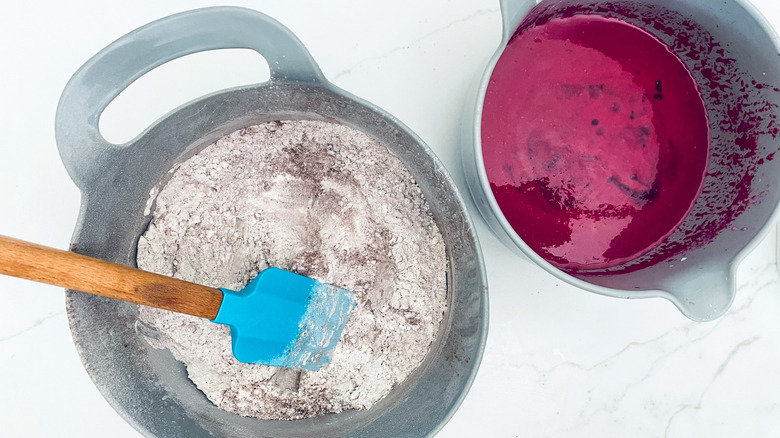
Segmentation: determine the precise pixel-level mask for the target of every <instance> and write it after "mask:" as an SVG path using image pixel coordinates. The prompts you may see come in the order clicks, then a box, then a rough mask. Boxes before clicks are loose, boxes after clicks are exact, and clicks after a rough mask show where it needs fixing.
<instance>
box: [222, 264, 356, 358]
mask: <svg viewBox="0 0 780 438" xmlns="http://www.w3.org/2000/svg"><path fill="white" fill-rule="evenodd" d="M221 290H222V292H223V293H224V298H223V299H222V305H221V307H220V308H219V313H218V314H217V317H216V318H214V319H213V321H214V322H217V323H220V324H225V325H228V326H230V335H231V338H232V343H233V355H234V356H235V357H236V359H238V360H239V361H241V362H246V363H258V364H264V365H271V366H277V367H286V368H301V369H306V370H315V371H316V370H318V369H320V368H321V367H322V366H323V365H324V364H326V363H328V362H329V361H330V352H331V351H332V350H333V348H334V347H335V346H336V344H337V343H338V340H339V338H340V337H341V332H342V331H343V330H344V326H345V325H346V323H347V320H348V319H349V317H350V314H351V312H352V309H353V308H354V307H355V297H354V294H353V293H352V292H350V291H348V290H345V289H341V288H338V287H335V286H331V285H329V284H325V283H320V282H319V281H317V280H313V279H311V278H308V277H304V276H301V275H298V274H294V273H292V272H289V271H285V270H283V269H278V268H268V269H266V270H264V271H262V272H261V273H260V274H259V275H258V276H257V277H255V279H254V280H252V282H250V283H249V285H247V287H245V288H244V289H243V290H241V291H240V292H235V291H232V290H229V289H221Z"/></svg>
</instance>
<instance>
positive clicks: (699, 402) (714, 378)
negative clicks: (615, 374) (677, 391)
mask: <svg viewBox="0 0 780 438" xmlns="http://www.w3.org/2000/svg"><path fill="white" fill-rule="evenodd" d="M759 339H760V337H759V336H754V337H752V338H750V339H746V340H744V341H742V342H740V343H739V344H737V345H736V346H735V347H734V348H732V349H731V352H730V353H729V355H728V356H727V357H726V359H724V360H723V362H722V363H721V364H720V366H719V367H718V369H717V370H715V373H714V374H713V375H712V378H711V379H710V383H709V384H708V385H707V386H706V387H705V388H704V390H703V391H702V392H701V395H700V396H699V400H697V402H696V403H695V404H692V403H688V404H684V405H682V406H680V408H679V409H677V410H676V411H675V412H674V413H673V414H672V415H671V416H670V417H669V421H668V422H667V424H666V429H665V430H664V437H668V436H669V429H671V427H672V424H673V423H674V420H675V418H677V416H678V415H680V414H681V413H683V412H685V411H687V410H689V409H693V410H695V411H698V410H700V409H701V405H702V403H703V401H704V398H705V397H706V396H707V393H708V392H709V390H710V388H712V385H713V384H714V383H715V382H716V381H717V380H718V377H720V376H721V375H722V374H723V372H724V371H725V370H726V368H728V366H729V364H730V363H731V361H732V360H733V359H734V357H735V356H736V355H737V354H739V352H740V351H742V350H744V349H745V348H747V347H750V346H751V345H753V344H754V343H756V341H758V340H759Z"/></svg>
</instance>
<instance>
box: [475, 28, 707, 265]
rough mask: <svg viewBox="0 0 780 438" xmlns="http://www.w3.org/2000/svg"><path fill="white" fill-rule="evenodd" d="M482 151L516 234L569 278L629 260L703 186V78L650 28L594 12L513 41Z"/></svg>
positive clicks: (493, 85) (495, 78)
mask: <svg viewBox="0 0 780 438" xmlns="http://www.w3.org/2000/svg"><path fill="white" fill-rule="evenodd" d="M482 150H483V157H484V161H485V167H486V170H487V176H488V180H489V181H490V185H491V189H492V191H493V194H494V195H495V197H496V200H497V201H498V204H499V206H500V207H501V210H502V211H503V213H504V216H505V217H506V218H507V220H508V221H509V223H510V224H511V225H512V227H513V228H514V230H515V231H516V232H517V233H518V235H519V236H520V237H521V238H522V239H523V240H524V241H525V242H526V243H527V244H528V245H529V246H530V247H531V248H532V249H533V250H534V251H536V252H537V253H538V254H540V255H541V256H542V257H544V258H545V259H547V260H548V261H550V262H551V263H552V264H554V265H556V266H558V267H560V268H563V269H566V270H570V271H577V270H593V269H603V268H607V267H612V266H616V265H619V264H621V263H624V262H626V261H629V260H631V259H634V258H636V257H638V256H640V255H642V254H644V253H645V252H647V251H648V250H650V249H651V248H653V247H654V246H655V245H657V244H658V243H660V242H661V241H662V240H663V239H664V238H665V237H667V236H668V235H669V234H671V232H672V231H674V229H675V228H676V227H677V226H678V225H679V224H680V222H681V221H682V220H683V218H684V217H685V216H686V215H687V214H688V212H689V211H690V209H691V207H692V205H693V202H694V200H695V199H696V197H697V196H698V194H699V191H700V190H701V185H702V181H703V178H704V174H705V172H706V167H707V161H708V155H709V125H708V121H707V114H706V111H705V108H704V103H703V101H702V98H701V95H700V93H699V90H698V87H697V85H696V82H695V81H694V79H693V78H692V77H691V74H690V72H689V71H688V69H687V68H686V67H685V65H684V64H683V63H682V61H681V60H680V59H679V58H678V57H677V56H676V55H675V54H674V53H672V52H671V51H670V50H669V48H668V47H667V46H666V45H665V44H663V43H662V42H661V41H659V40H658V39H656V38H655V37H654V36H652V35H650V34H649V33H647V32H645V31H644V30H642V29H640V28H638V27H635V26H633V25H631V24H628V23H625V22H623V21H620V20H616V19H611V18H605V17H601V16H597V15H579V16H573V17H567V18H556V19H552V20H550V21H548V22H546V23H545V24H542V25H539V26H536V27H533V28H530V29H527V30H524V31H522V32H520V33H519V34H517V35H515V37H514V38H513V39H512V40H511V41H510V43H509V45H508V46H507V48H506V50H505V51H504V53H503V54H502V56H501V58H500V60H499V62H498V64H497V65H496V67H495V70H494V72H493V75H492V77H491V79H490V84H489V85H488V89H487V94H486V96H485V103H484V110H483V116H482Z"/></svg>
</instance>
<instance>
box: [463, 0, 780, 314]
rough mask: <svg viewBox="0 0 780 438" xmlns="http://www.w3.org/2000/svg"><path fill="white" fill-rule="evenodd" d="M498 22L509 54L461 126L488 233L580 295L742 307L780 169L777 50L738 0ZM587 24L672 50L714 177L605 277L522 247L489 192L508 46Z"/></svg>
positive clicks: (525, 2)
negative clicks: (489, 125)
mask: <svg viewBox="0 0 780 438" xmlns="http://www.w3.org/2000/svg"><path fill="white" fill-rule="evenodd" d="M501 12H502V16H503V26H504V30H503V37H502V41H501V44H500V45H499V47H498V49H497V51H496V52H495V54H494V56H493V58H492V59H491V60H490V61H489V63H488V65H487V68H486V70H485V71H484V73H483V75H482V77H481V78H480V80H479V81H475V83H474V86H473V90H472V91H473V94H472V96H473V98H474V101H473V105H471V106H469V107H467V108H466V111H465V120H464V122H463V124H462V127H463V128H462V129H463V139H462V140H463V145H462V148H461V153H462V159H463V161H462V164H463V168H464V173H465V175H466V180H467V184H468V187H469V191H470V193H471V196H472V198H473V199H474V202H475V204H476V205H477V208H478V210H479V211H480V213H481V214H482V216H483V217H484V218H485V220H486V221H487V223H488V225H489V226H490V228H491V230H492V231H493V232H494V233H495V235H496V236H497V237H498V238H499V239H500V240H501V241H502V242H503V243H504V244H505V245H507V246H508V247H509V248H511V249H512V250H514V251H516V252H517V253H518V254H521V255H523V256H524V257H527V258H528V259H530V260H531V261H532V262H533V263H535V264H537V265H539V266H540V267H542V268H543V269H545V270H546V271H548V272H549V273H551V274H553V275H554V276H556V277H558V278H560V279H562V280H564V281H566V282H568V283H570V284H572V285H575V286H578V287H580V288H582V289H585V290H588V291H591V292H595V293H599V294H603V295H608V296H613V297H620V298H648V297H663V298H666V299H668V300H670V301H671V302H672V303H674V305H676V306H677V308H678V309H679V310H680V311H681V312H682V313H683V314H684V315H685V316H687V317H688V318H690V319H693V320H696V321H707V320H712V319H715V318H717V317H719V316H721V315H723V314H724V313H725V312H726V311H727V310H728V308H729V306H730V305H731V302H732V301H733V299H734V295H735V274H736V269H737V266H738V264H739V262H740V261H741V260H742V259H743V258H744V256H745V255H747V254H748V253H749V252H750V251H751V250H752V249H753V248H754V247H755V246H756V245H757V244H758V242H760V240H761V239H762V238H763V236H765V235H766V233H767V232H768V231H769V228H770V225H771V224H772V223H774V219H775V218H776V216H777V211H778V209H777V206H778V204H780V160H775V159H774V157H775V153H776V152H777V150H778V141H777V137H778V134H780V125H778V120H777V119H778V113H779V111H778V108H780V106H779V105H780V88H779V87H780V58H779V57H778V56H777V54H778V51H779V50H778V49H779V48H780V40H778V37H777V35H776V34H775V32H774V30H773V29H772V28H771V26H770V25H769V24H768V23H767V21H766V20H765V19H764V18H763V17H761V15H760V14H759V13H758V11H756V10H755V9H754V8H753V7H752V6H751V5H750V4H749V3H747V2H746V1H739V0H730V1H722V2H710V1H706V0H633V1H627V0H589V1H587V0H581V1H576V0H544V1H541V2H536V1H533V0H514V1H513V0H502V1H501ZM580 15H584V16H591V17H592V16H594V15H595V16H599V17H600V18H606V19H611V20H619V21H620V22H623V23H626V24H628V25H631V26H634V27H636V28H639V29H642V30H643V31H646V32H647V33H649V34H650V35H651V36H652V37H653V38H655V39H657V40H658V41H660V42H661V43H663V45H665V46H667V47H669V48H670V50H672V51H673V53H674V54H675V55H677V57H678V58H679V59H680V60H681V61H682V62H683V63H684V64H685V67H686V68H687V70H688V71H689V72H690V75H691V76H692V78H693V79H694V80H695V83H696V84H697V86H698V88H699V92H700V94H701V100H702V101H703V105H704V108H705V111H706V116H707V119H708V124H709V126H708V128H709V132H710V137H709V140H710V142H709V155H708V156H707V157H705V159H706V172H705V173H704V177H703V182H702V183H701V190H700V192H699V195H698V197H696V198H695V200H694V201H693V202H692V207H691V209H690V211H689V213H688V214H687V215H685V216H684V218H683V219H682V220H681V222H679V225H678V226H677V227H676V228H674V229H673V231H671V233H670V234H668V235H667V237H665V238H664V240H660V241H659V242H658V243H657V244H656V245H655V246H653V247H652V248H651V249H649V251H647V252H645V253H643V254H641V255H640V256H638V257H636V258H634V259H631V260H629V261H627V262H625V263H623V264H620V265H618V266H613V267H608V268H603V269H597V270H596V269H594V270H587V269H568V268H562V267H560V264H553V263H551V262H550V261H549V259H548V258H545V257H542V256H541V255H540V254H539V253H537V252H536V251H534V250H533V249H532V248H531V246H530V245H529V242H528V241H526V240H524V239H523V238H521V236H520V234H519V233H518V232H517V231H516V230H515V229H514V228H513V227H512V225H511V224H510V221H509V220H508V219H507V217H506V214H505V212H504V211H503V210H502V209H501V207H500V206H499V202H498V201H497V198H496V195H495V194H494V191H493V190H492V189H491V181H489V179H488V173H487V172H486V167H485V165H486V162H485V158H484V157H485V155H484V154H485V153H486V151H485V149H484V148H483V146H484V144H483V142H484V138H485V137H484V136H485V135H489V133H486V132H484V131H483V128H484V125H483V122H484V118H483V116H484V115H485V112H484V111H485V103H486V99H485V98H486V95H487V92H488V88H489V85H490V83H491V79H492V78H493V74H494V72H496V71H497V70H496V66H497V65H498V64H499V61H500V59H501V56H502V54H504V53H505V51H506V48H507V45H508V44H510V42H511V41H515V40H514V39H513V37H514V36H515V35H518V34H519V33H520V32H522V31H524V30H527V29H532V28H534V27H536V26H541V25H545V24H546V23H549V22H551V21H553V20H557V19H567V18H570V17H575V16H580ZM630 74H635V73H634V72H631V73H630ZM636 74H637V75H638V74H639V72H636ZM658 86H659V88H660V84H658ZM659 91H660V90H659ZM653 98H654V96H652V95H651V96H647V99H650V100H652V99H653ZM655 98H659V97H655ZM588 121H590V119H588ZM593 122H594V124H595V123H597V121H596V120H593ZM517 147H518V148H519V147H521V146H517ZM529 153H530V151H529ZM683 171H684V170H683ZM661 183H663V181H661Z"/></svg>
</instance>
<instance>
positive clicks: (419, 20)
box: [0, 0, 780, 438]
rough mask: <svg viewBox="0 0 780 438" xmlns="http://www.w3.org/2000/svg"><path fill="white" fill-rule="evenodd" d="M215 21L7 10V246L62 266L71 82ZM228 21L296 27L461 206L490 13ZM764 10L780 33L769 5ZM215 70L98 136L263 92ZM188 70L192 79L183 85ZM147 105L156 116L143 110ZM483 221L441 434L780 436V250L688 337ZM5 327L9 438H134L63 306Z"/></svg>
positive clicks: (481, 8)
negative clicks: (129, 45) (64, 106)
mask: <svg viewBox="0 0 780 438" xmlns="http://www.w3.org/2000/svg"><path fill="white" fill-rule="evenodd" d="M131 4H132V6H131ZM214 4H217V3H216V2H214V1H208V0H189V1H185V0H170V1H165V2H159V1H150V0H145V1H138V2H132V3H128V4H125V5H124V6H121V7H119V6H117V5H116V4H115V3H112V2H104V1H94V0H72V1H69V2H40V1H27V2H5V3H4V4H3V6H2V8H1V9H2V12H1V13H0V54H2V57H3V60H2V67H0V102H2V103H3V105H2V106H0V123H1V124H2V130H3V138H4V142H3V143H4V145H3V146H2V154H3V158H2V159H0V187H3V196H2V197H0V234H5V235H10V236H14V237H18V238H22V239H26V240H30V241H34V242H38V243H42V244H45V245H49V246H54V247H60V248H67V246H68V242H69V239H70V236H71V233H72V230H73V226H74V223H75V221H76V217H77V214H78V208H79V192H78V190H77V189H76V187H75V185H74V184H73V183H72V182H71V181H70V179H69V177H68V175H67V174H66V172H65V170H64V168H63V167H62V165H61V163H60V160H59V156H58V153H57V149H56V146H55V141H54V129H53V126H54V112H55V108H56V105H57V100H58V98H59V95H60V92H61V91H62V89H63V87H64V85H65V83H66V82H67V80H68V79H69V77H70V75H71V74H72V73H73V72H74V71H75V70H76V69H77V68H78V67H79V66H80V65H81V64H82V63H83V62H84V61H85V60H87V59H88V58H89V57H90V56H91V55H93V54H94V53H95V52H97V51H98V50H100V49H101V48H103V47H104V46H105V45H106V44H108V43H109V42H111V41H113V40H114V39H116V38H118V37H119V36H121V35H123V34H125V33H126V32H128V31H130V30H132V29H134V28H136V27H138V26H140V25H142V24H144V23H147V22H149V21H152V20H154V19H157V18H160V17H163V16H166V15H169V14H171V13H174V12H178V11H182V10H186V9H192V8H195V7H200V6H207V5H214ZM231 4H236V5H243V6H247V7H251V8H254V9H257V10H260V11H262V12H265V13H267V14H269V15H271V16H273V17H275V18H277V19H278V20H280V21H281V22H282V23H284V24H285V25H287V26H288V27H289V28H290V29H291V30H292V31H293V32H294V33H296V34H297V35H298V36H299V38H300V39H301V40H302V41H303V43H304V44H305V45H306V46H307V47H308V48H309V50H310V52H311V53H312V55H313V56H314V58H315V59H316V61H317V62H318V63H319V65H320V67H321V68H322V70H323V72H324V74H325V75H326V76H327V77H328V78H329V79H330V80H331V81H332V82H334V83H335V84H336V85H338V86H340V87H342V88H345V89H346V90H348V91H350V92H352V93H354V94H356V95H358V96H360V97H362V98H364V99H367V100H369V101H371V102H373V103H375V104H377V105H379V106H380V107H383V108H384V109H386V110H387V111H389V112H390V113H392V114H393V115H395V116H396V117H398V118H399V119H400V120H401V121H403V122H404V123H406V124H407V125H408V126H409V127H411V128H412V129H413V130H414V131H416V132H417V133H418V134H419V135H420V136H421V137H422V138H423V139H424V140H425V141H426V142H427V143H428V144H429V145H430V146H431V147H432V148H433V150H434V151H435V152H436V153H437V154H438V155H439V157H440V158H441V159H442V161H443V162H444V164H445V165H446V166H447V167H448V169H449V170H450V171H451V173H452V174H453V177H454V178H455V180H456V182H457V183H458V184H459V186H460V187H461V188H462V189H465V187H464V185H463V178H462V174H461V170H460V163H459V157H458V154H457V148H458V145H459V139H458V133H459V123H460V114H461V108H462V107H463V105H464V103H465V102H466V90H467V89H468V86H469V84H470V83H471V81H473V80H474V79H475V77H476V76H477V75H478V74H479V73H480V72H481V71H482V70H483V68H484V65H485V62H486V61H487V58H488V57H489V56H490V55H491V54H492V53H493V51H494V49H495V47H496V45H497V44H498V41H499V33H500V17H499V10H498V4H497V1H496V0H428V1H426V2H421V1H416V0H403V1H401V0H399V1H395V2H384V3H381V4H380V3H377V2H361V1H356V0H338V1H337V0H332V1H328V2H319V1H314V0H312V1H303V0H301V1H279V0H277V1H272V0H255V1H233V2H231ZM754 4H755V5H756V6H757V7H758V8H759V9H760V10H761V11H762V12H763V13H764V14H765V15H766V17H767V18H768V19H769V20H770V22H772V23H774V24H775V26H778V27H780V5H778V4H777V3H776V2H775V0H755V1H754ZM123 8H124V9H123ZM211 56H212V55H208V56H205V55H203V56H201V57H198V56H195V57H193V59H191V60H188V61H186V62H185V61H182V63H181V64H176V65H172V66H171V68H170V69H168V70H166V71H164V72H163V71H160V72H159V74H158V72H155V74H154V75H153V77H151V78H150V82H149V83H146V84H144V86H145V87H146V88H143V89H141V88H140V87H141V86H140V85H139V91H137V93H138V94H137V96H136V98H135V100H134V99H133V98H130V97H128V98H127V99H126V100H124V101H123V102H122V104H123V105H124V106H123V107H121V108H116V110H115V111H116V112H115V113H114V114H113V115H112V116H113V119H107V120H106V125H105V129H106V133H107V134H111V135H116V136H121V135H125V136H130V135H131V134H133V133H135V132H138V131H140V130H141V129H142V128H143V127H144V126H145V124H146V123H149V122H151V121H152V120H154V118H156V116H159V115H162V114H164V113H165V112H166V111H167V110H168V109H171V108H173V107H175V106H176V105H178V104H180V103H183V102H185V101H186V100H188V99H189V98H192V97H197V96H199V95H202V94H203V93H204V92H207V91H211V90H215V89H219V88H222V87H224V86H227V85H237V84H243V83H252V82H258V76H262V75H267V70H265V71H264V69H263V68H262V66H259V63H258V62H256V61H257V58H256V57H254V56H251V55H250V56H247V54H246V53H229V54H221V55H218V54H215V55H214V57H211ZM193 69H197V71H198V72H199V74H198V75H193V74H184V73H186V72H191V71H194V70H193ZM161 90H163V91H164V92H160V91H161ZM147 98H148V99H150V101H149V102H146V101H145V100H144V99H147ZM118 105H119V104H118ZM141 105H143V106H144V108H150V110H149V111H146V110H145V111H143V112H141V111H138V108H139V106H141ZM112 120H113V122H114V123H109V122H111V121H112ZM127 126H134V127H135V131H133V130H129V131H128V130H127V129H126V128H127ZM474 220H475V222H476V223H477V227H478V232H479V235H480V238H481V241H482V246H483V249H484V253H485V262H486V264H487V271H488V275H489V282H490V299H491V302H490V312H491V314H490V336H489V339H488V343H487V349H486V351H485V356H484V360H483V362H482V366H481V368H480V372H479V375H478V377H477V379H476V381H475V383H474V386H473V387H472V389H471V391H470V393H469V395H468V397H467V398H466V400H465V402H464V403H463V405H462V406H461V408H460V409H459V410H458V412H457V413H456V414H455V416H454V417H453V418H452V420H451V421H450V422H449V423H448V424H447V425H446V426H445V428H444V429H443V430H442V432H441V433H440V434H439V436H441V437H447V438H450V437H452V438H454V437H474V436H480V437H518V436H531V437H537V436H539V437H541V436H555V437H592V436H616V437H617V436H620V437H658V436H666V437H693V436H702V437H704V436H706V437H708V438H715V437H775V436H780V316H779V315H780V289H779V288H778V286H780V278H779V277H778V273H777V268H776V264H775V249H776V233H772V234H771V235H770V236H769V237H768V238H767V239H766V240H765V241H764V242H763V243H762V244H761V245H760V246H759V247H758V249H756V250H755V251H754V253H753V254H752V255H751V256H750V257H748V259H747V260H746V261H745V262H744V263H743V264H742V266H741V267H740V270H739V276H738V285H739V293H738V295H737V298H736V301H735V303H734V305H733V308H732V309H731V311H730V312H729V313H728V314H727V315H726V316H724V317H723V318H721V319H719V320H717V321H716V322H713V323H708V324H697V323H692V322H690V321H688V320H686V319H685V318H684V317H683V316H682V315H681V314H680V313H679V312H678V311H677V310H676V309H675V308H674V307H673V306H672V305H671V304H670V303H668V302H666V301H663V300H660V299H653V300H632V301H624V300H617V299H612V298H606V297H602V296H597V295H594V294H591V293H587V292H583V291H579V290H576V289H575V288H573V287H570V286H567V285H565V284H562V283H561V282H560V281H558V280H556V279H554V278H552V277H551V276H549V275H547V274H545V273H543V272H542V271H541V269H539V268H537V267H535V266H532V265H530V264H529V263H527V262H525V261H524V260H522V259H520V258H519V257H518V256H516V255H514V254H513V253H511V252H510V251H509V250H507V249H506V248H504V247H503V246H502V245H501V244H500V243H499V242H498V241H497V240H496V239H495V238H494V237H493V236H492V235H491V233H490V232H489V230H488V229H487V228H486V227H485V225H484V222H483V221H482V219H481V218H480V217H478V216H477V215H476V214H475V215H474ZM0 309H2V311H3V312H2V313H3V315H2V319H0V436H2V437H54V436H57V437H64V436H74V437H75V436H79V437H103V436H112V437H138V436H139V434H138V432H136V431H135V430H134V429H132V428H131V427H130V426H129V425H128V424H127V423H125V421H124V420H123V419H121V418H120V416H119V415H118V414H116V413H115V412H114V411H113V409H112V408H111V407H110V406H109V405H108V403H107V402H106V401H105V400H104V399H103V397H102V396H101V395H100V394H99V392H98V391H97V389H96V388H95V387H94V385H93V384H92V382H91V380H90V379H89V377H88V376H87V374H86V372H85V371H84V368H83V367H82V365H81V362H80V360H79V358H78V356H77V354H76V350H75V348H74V346H73V343H72V341H71V337H70V331H69V329H68V325H67V321H66V317H65V312H64V294H63V293H62V290H61V289H58V288H55V287H48V286H44V285H38V284H34V283H30V282H26V281H22V280H16V279H11V278H7V277H2V278H0Z"/></svg>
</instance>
